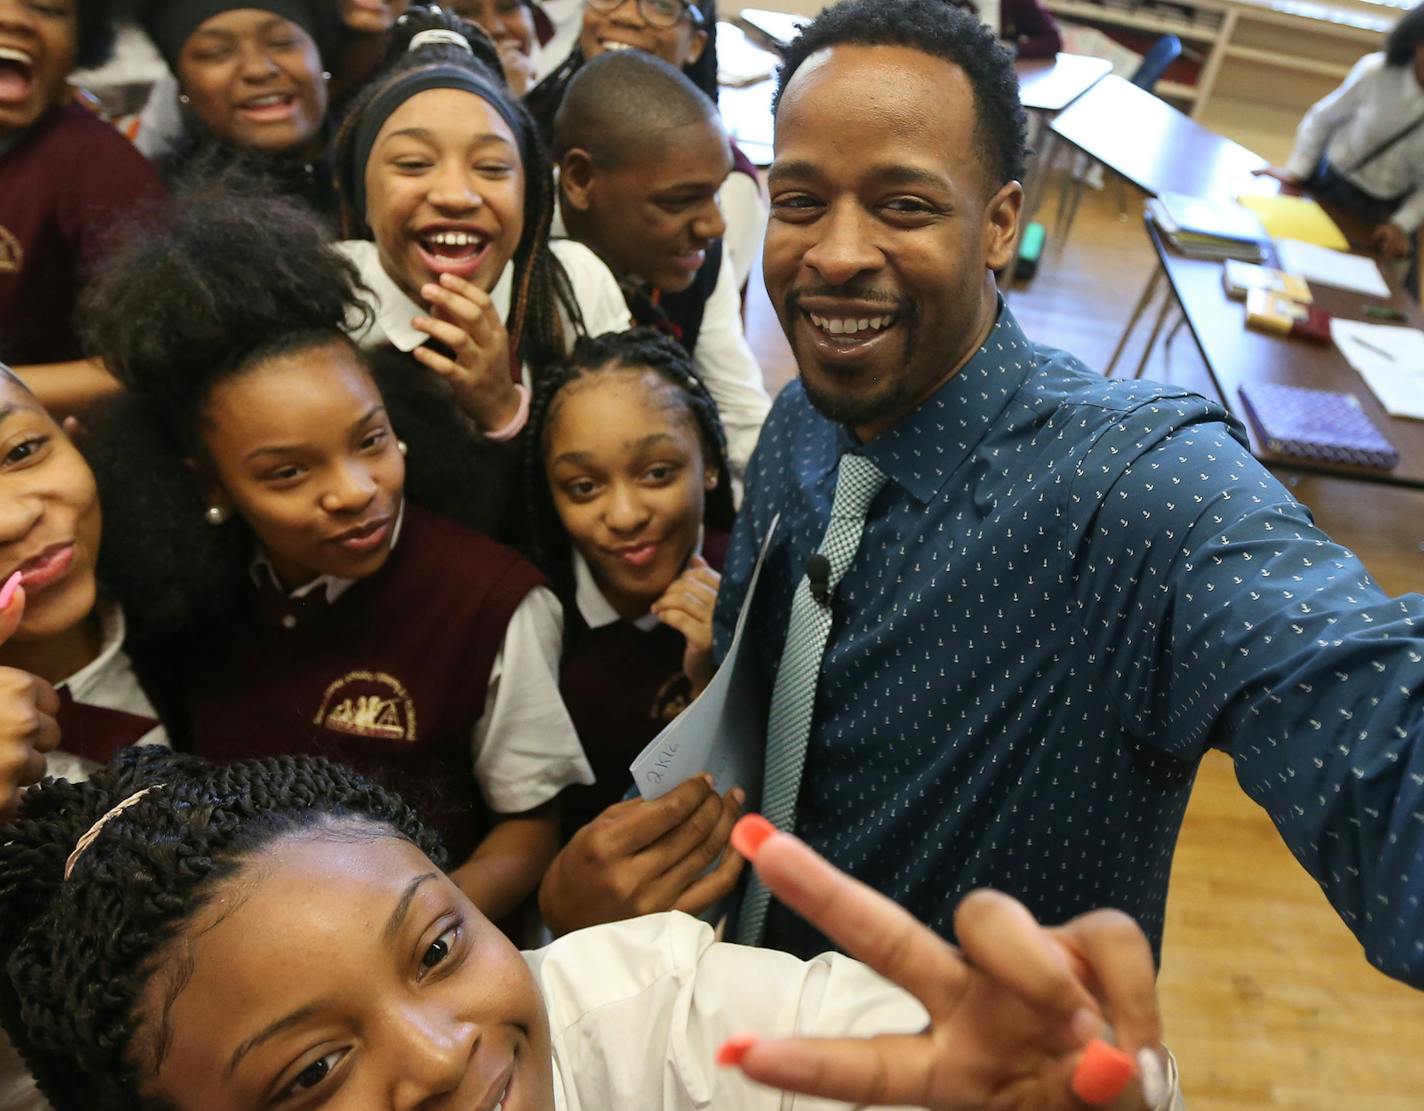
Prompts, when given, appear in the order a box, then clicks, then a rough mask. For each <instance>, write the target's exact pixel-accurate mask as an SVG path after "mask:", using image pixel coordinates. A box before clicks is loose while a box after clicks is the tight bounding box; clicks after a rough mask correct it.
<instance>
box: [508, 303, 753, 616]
mask: <svg viewBox="0 0 1424 1111" xmlns="http://www.w3.org/2000/svg"><path fill="white" fill-rule="evenodd" d="M628 370H635V371H641V370H649V371H652V372H653V373H654V374H656V375H657V376H658V377H659V378H661V379H662V380H663V381H664V382H667V383H669V384H670V385H672V386H675V387H676V388H677V390H678V392H679V394H680V395H681V399H682V402H683V404H684V406H685V407H686V409H687V413H688V416H689V418H690V419H691V420H692V421H693V423H694V424H695V425H696V427H697V432H698V438H699V439H700V440H701V443H702V455H703V461H704V463H705V464H706V465H707V466H708V467H715V468H716V470H717V485H716V486H714V487H713V488H712V489H711V490H710V491H708V493H707V499H706V507H705V509H704V511H703V521H704V522H705V523H706V524H708V525H711V526H712V527H713V528H718V529H723V530H730V529H731V527H732V518H733V515H734V513H735V510H734V508H733V505H732V482H731V471H730V470H729V468H728V466H727V434H726V432H725V431H723V428H722V418H721V417H720V416H719V415H718V413H717V403H716V402H715V401H713V400H712V395H711V394H710V393H708V392H707V387H706V386H705V385H703V384H702V381H701V379H699V378H698V377H697V376H696V374H694V373H693V370H692V360H691V358H690V357H689V356H688V354H687V352H686V351H685V350H684V349H683V348H682V346H681V345H680V344H678V343H677V341H675V340H673V339H672V338H670V337H669V336H665V335H663V334H662V333H661V332H657V331H655V330H653V329H652V328H634V329H631V330H630V331H627V332H607V333H605V334H604V335H601V336H594V337H587V338H584V339H581V340H579V341H578V343H576V344H575V345H574V349H573V351H572V352H570V353H569V356H568V358H567V359H566V360H564V362H562V363H560V364H559V365H558V366H557V367H555V368H554V369H553V370H552V371H551V372H550V373H549V374H548V375H546V376H545V377H544V379H542V380H541V381H539V382H536V383H535V385H534V394H533V397H532V399H531V400H530V404H529V426H528V434H527V435H526V436H525V437H524V443H523V451H524V461H523V467H522V476H523V484H524V496H523V498H522V499H521V504H522V505H523V506H524V510H525V514H526V516H525V521H524V525H523V528H522V536H523V538H524V542H525V548H526V551H527V552H528V555H529V557H530V559H531V560H533V562H534V563H535V565H536V566H538V568H539V569H540V570H541V571H543V572H544V575H545V576H546V577H547V578H548V580H549V584H550V585H551V586H552V587H553V589H554V593H555V594H556V595H557V596H558V598H559V601H560V602H561V603H563V607H564V629H565V634H566V635H565V640H566V641H567V640H568V639H569V634H570V633H571V632H576V631H578V628H577V627H578V626H579V624H580V622H581V618H580V617H579V613H578V606H576V605H575V604H574V571H573V545H572V543H571V542H570V540H569V534H568V533H567V532H566V531H565V530H564V526H563V522H562V521H560V520H559V514H558V510H556V509H555V508H554V498H553V495H552V494H551V493H550V491H549V479H548V476H547V474H546V472H545V470H544V455H545V452H546V451H547V449H548V434H549V425H550V424H551V422H552V421H553V419H554V417H555V416H556V415H557V414H558V411H559V404H560V400H561V397H562V394H563V390H564V388H565V387H566V386H568V385H569V384H570V383H571V382H575V381H579V380H582V379H586V378H592V377H594V376H596V375H599V374H605V373H610V372H615V371H628Z"/></svg>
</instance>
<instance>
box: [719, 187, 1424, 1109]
mask: <svg viewBox="0 0 1424 1111" xmlns="http://www.w3.org/2000/svg"><path fill="white" fill-rule="evenodd" d="M1126 192H1127V205H1128V213H1127V216H1126V217H1125V218H1122V219H1120V218H1119V215H1118V201H1117V193H1116V191H1115V190H1114V189H1112V188H1108V189H1105V190H1103V191H1101V192H1097V191H1094V190H1089V191H1088V192H1087V195H1086V196H1085V197H1084V198H1083V201H1082V203H1081V205H1080V207H1079V211H1078V216H1077V220H1076V222H1075V224H1074V226H1073V228H1072V232H1071V235H1070V237H1069V239H1068V242H1067V244H1066V247H1064V248H1063V249H1061V250H1060V249H1059V247H1058V245H1056V244H1054V243H1052V242H1050V243H1049V245H1048V247H1047V248H1046V251H1045V256H1044V259H1043V262H1042V265H1041V267H1040V270H1039V273H1038V275H1037V276H1036V277H1035V278H1034V279H1033V281H1032V282H1031V283H1029V284H1028V285H1027V286H1026V287H1020V288H1019V289H1016V290H1015V291H1014V292H1013V293H1012V294H1011V296H1010V300H1009V304H1010V305H1011V307H1012V308H1013V311H1014V313H1015V315H1016V316H1017V317H1018V320H1019V322H1020V323H1021V324H1022V325H1023V327H1024V330H1025V331H1026V332H1027V333H1028V335H1029V336H1030V337H1031V338H1033V339H1036V340H1039V341H1040V342H1044V343H1050V344H1053V345H1054V346H1057V347H1062V348H1064V349H1066V350H1069V351H1072V352H1073V353H1074V354H1076V355H1078V356H1079V357H1080V358H1082V359H1083V360H1084V361H1085V362H1086V363H1087V364H1088V365H1089V366H1099V367H1101V366H1103V365H1105V364H1106V362H1107V360H1108V357H1109V356H1110V355H1111V353H1112V349H1113V346H1114V344H1115V343H1116V342H1117V339H1118V336H1119V335H1120V334H1121V332H1122V329H1123V326H1124V325H1125V323H1126V320H1127V316H1128V313H1129V312H1130V311H1131V308H1132V306H1133V305H1134V304H1135V303H1136V302H1137V298H1138V296H1139V295H1140V293H1141V291H1142V288H1143V287H1144V285H1145V284H1146V282H1147V279H1148V276H1149V275H1150V273H1151V268H1152V263H1153V256H1152V252H1151V248H1150V247H1149V246H1148V245H1147V240H1146V235H1145V233H1144V231H1143V228H1142V221H1141V202H1142V199H1141V196H1140V195H1139V194H1137V193H1136V192H1135V191H1134V190H1132V189H1131V188H1128V189H1127V191H1126ZM1055 204H1056V190H1054V189H1052V188H1050V189H1049V190H1047V192H1046V199H1045V201H1044V205H1043V211H1042V212H1041V213H1040V218H1041V219H1043V220H1045V222H1047V223H1048V224H1049V226H1050V231H1051V226H1052V222H1053V218H1054V215H1055ZM1146 325H1147V321H1144V322H1143V324H1142V325H1140V326H1139V329H1138V333H1139V334H1138V335H1136V336H1135V337H1134V339H1133V342H1132V343H1131V344H1130V345H1129V347H1128V349H1127V351H1126V352H1125V353H1124V355H1123V358H1122V360H1121V363H1120V364H1119V366H1118V369H1117V373H1119V374H1129V375H1130V374H1131V373H1132V371H1133V370H1134V369H1135V368H1136V366H1137V360H1138V358H1139V357H1140V356H1141V352H1142V346H1143V343H1144V341H1145V339H1146V335H1147V332H1148V330H1149V329H1148V327H1147V326H1146ZM747 332H748V338H749V339H750V341H751V344H752V347H753V349H754V350H755V351H756V353H757V356H758V358H759V359H760V360H761V364H762V367H763V368H764V370H765V372H766V378H767V384H768V388H769V389H771V390H773V391H775V390H777V389H779V388H780V387H781V386H782V385H784V384H785V383H786V382H787V381H788V380H789V379H790V378H791V376H792V375H793V374H794V373H795V364H794V362H793V360H792V359H791V355H790V351H789V349H788V348H787V346H786V342H785V339H784V338H783V337H782V334H781V330H780V328H779V326H778V325H777V323H776V319H775V316H774V315H773V313H772V311H771V306H770V304H769V303H768V302H767V299H766V294H765V291H764V290H763V289H762V288H761V286H760V274H759V268H758V272H757V273H755V274H754V277H753V280H752V289H751V290H750V291H749V294H748V300H747ZM1146 377H1148V378H1154V379H1157V380H1159V381H1170V382H1174V383H1178V384H1184V385H1191V386H1192V387H1193V388H1195V389H1198V390H1200V391H1201V392H1204V393H1207V394H1208V396H1215V395H1214V393H1213V391H1212V387H1211V383H1210V379H1209V378H1208V377H1207V375H1206V369H1205V367H1204V366H1203V364H1202V362H1201V359H1200V356H1199V355H1198V354H1197V351H1196V348H1195V347H1194V345H1193V343H1192V339H1191V336H1190V334H1189V333H1188V332H1187V331H1186V330H1185V329H1183V330H1182V332H1181V333H1180V334H1179V335H1178V336H1177V337H1176V340H1175V341H1174V342H1173V343H1172V345H1171V346H1170V347H1168V348H1165V349H1159V350H1158V351H1157V352H1155V353H1154V355H1153V358H1152V359H1151V361H1150V362H1149V363H1148V366H1147V371H1146ZM1279 477H1281V478H1282V480H1283V481H1285V482H1287V483H1288V484H1289V485H1291V486H1292V488H1293V491H1294V493H1295V494H1296V496H1297V497H1299V498H1300V499H1301V500H1302V501H1303V502H1305V503H1306V504H1307V505H1309V506H1310V507H1311V509H1312V510H1313V511H1314V513H1315V515H1316V519H1317V521H1318V522H1319V523H1320V525H1321V526H1322V527H1323V528H1324V529H1325V530H1326V531H1327V532H1328V533H1330V534H1331V535H1332V536H1333V537H1334V538H1335V539H1337V540H1339V541H1340V542H1341V543H1344V544H1347V545H1349V546H1350V547H1351V548H1353V549H1354V551H1355V552H1356V553H1358V554H1359V556H1360V557H1361V559H1363V560H1364V563H1365V565H1366V566H1367V567H1368V568H1369V569H1370V571H1371V572H1372V573H1373V574H1374V576H1375V577H1376V579H1378V581H1379V582H1380V583H1381V584H1382V585H1383V586H1384V588H1385V589H1386V590H1389V591H1391V592H1393V593H1400V592H1404V591H1419V590H1424V492H1411V491H1401V490H1391V489H1389V488H1387V487H1383V486H1379V485H1376V484H1367V483H1354V482H1348V481H1344V480H1337V479H1328V478H1317V477H1311V476H1292V475H1288V474H1282V475H1280V476H1279ZM1160 988H1161V995H1162V1006H1163V1011H1164V1016H1165V1022H1166V1038H1167V1044H1168V1045H1169V1046H1170V1047H1171V1049H1172V1051H1173V1052H1174V1053H1175V1054H1176V1056H1177V1060H1178V1062H1179V1064H1180V1066H1181V1069H1182V1078H1183V1088H1184V1091H1185V1094H1186V1099H1187V1104H1188V1106H1189V1108H1190V1109H1191V1111H1256V1109H1264V1108H1282V1109H1286V1108H1288V1109H1291V1111H1320V1109H1324V1108H1332V1109H1334V1108H1341V1109H1349V1111H1420V1109H1421V1108H1424V993H1421V992H1416V991H1413V990H1411V989H1410V988H1407V987H1405V986H1404V985H1403V984H1400V983H1398V982H1396V981H1393V980H1390V979H1388V978H1387V977H1385V976H1383V975H1382V974H1380V973H1379V972H1377V971H1376V970H1375V969H1373V968H1372V967H1371V966H1370V965H1369V964H1367V963H1366V961H1365V959H1364V956H1363V955H1362V953H1361V951H1360V947H1359V944H1358V943H1357V942H1356V941H1355V939H1354V937H1353V936H1352V935H1351V934H1350V932H1349V931H1348V930H1347V929H1346V928H1345V926H1344V925H1343V923H1342V922H1341V921H1340V919H1339V918H1338V917H1337V916H1336V914H1335V912H1334V911H1333V910H1331V908H1330V906H1329V904H1328V903H1327V902H1326V901H1325V897H1324V896H1323V895H1322V894H1321V892H1320V890H1319V888H1318V887H1317V886H1316V885H1315V883H1314V881H1312V880H1311V879H1310V878H1309V877H1308V876H1307V875H1306V874H1305V872H1304V871H1303V870H1302V869H1301V868H1300V866H1299V865H1298V864H1297V863H1296V861H1295V859H1294V858H1293V857H1292V856H1291V855H1290V852H1289V851H1288V850H1287V849H1286V847H1285V845H1284V843H1283V842H1282V841H1281V840H1280V838H1279V837H1278V836H1277V834H1276V831H1275V828H1274V827H1273V826H1272V825H1271V823H1270V820H1269V819H1268V818H1267V817H1266V814H1265V812H1264V811H1262V810H1261V809H1260V808H1259V807H1258V806H1256V804H1255V803H1253V802H1252V801H1251V800H1250V799H1248V798H1247V797H1246V795H1245V793H1244V792H1243V791H1242V790H1241V789H1240V787H1239V786H1238V785H1237V783H1236V779H1235V776H1234V774H1233V772H1232V768H1231V762H1230V760H1229V759H1228V758H1227V757H1226V756H1224V755H1222V754H1221V753H1216V752H1213V753H1211V754H1210V755H1209V757H1208V758H1207V759H1206V761H1205V762H1204V763H1203V765H1202V769H1201V774H1200V776H1199V777H1198V780H1197V786H1196V790H1195V792H1194V793H1193V796H1192V801H1191V804H1190V806H1189V807H1188V810H1187V816H1186V822H1185V824H1184V826H1183V829H1182V835H1181V839H1180V841H1179V842H1178V847H1177V855H1176V861H1175V864H1174V868H1173V875H1172V887H1171V894H1170V896H1169V898H1168V903H1167V929H1166V941H1165V947H1164V952H1163V960H1162V974H1161V980H1160Z"/></svg>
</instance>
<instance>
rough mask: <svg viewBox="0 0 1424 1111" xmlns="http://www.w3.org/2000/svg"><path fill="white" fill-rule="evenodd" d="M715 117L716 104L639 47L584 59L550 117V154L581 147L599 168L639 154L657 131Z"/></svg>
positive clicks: (560, 155)
mask: <svg viewBox="0 0 1424 1111" xmlns="http://www.w3.org/2000/svg"><path fill="white" fill-rule="evenodd" d="M715 119H719V117H718V115H717V105H715V104H713V103H712V100H711V99H710V98H709V97H708V96H707V94H706V93H704V92H703V91H702V90H701V89H699V88H698V87H697V86H696V85H694V84H693V83H692V81H691V80H690V79H689V78H688V77H687V75H686V74H684V73H683V72H682V70H680V69H678V68H677V67H676V66H670V65H668V64H667V63H666V62H665V61H663V60H662V59H661V58H657V57H654V56H653V55H652V54H645V53H643V52H642V51H641V50H628V51H609V52H608V53H606V54H600V55H598V56H597V57H596V58H591V59H589V60H588V61H587V62H585V63H584V64H583V65H582V66H581V67H580V68H579V71H578V72H577V73H576V74H574V77H573V80H572V81H570V82H569V87H568V90H567V91H566V92H565V93H564V99H563V103H562V104H560V105H559V111H558V114H557V115H555V116H554V158H555V159H562V158H563V157H564V155H565V154H567V153H568V152H569V151H570V150H573V149H574V148H576V147H577V148H579V149H582V150H586V151H587V152H588V153H589V155H590V156H591V157H592V158H593V161H594V163H595V164H596V165H597V166H599V167H600V168H603V169H607V168H609V167H612V166H617V165H619V164H621V163H623V162H626V161H628V160H630V159H634V158H637V157H639V156H640V154H641V152H642V149H643V148H644V146H646V145H648V141H649V140H650V139H652V138H653V137H655V136H656V135H657V134H658V133H659V132H662V131H666V130H668V129H669V128H674V127H686V126H687V125H689V124H695V123H702V122H703V121H704V120H715Z"/></svg>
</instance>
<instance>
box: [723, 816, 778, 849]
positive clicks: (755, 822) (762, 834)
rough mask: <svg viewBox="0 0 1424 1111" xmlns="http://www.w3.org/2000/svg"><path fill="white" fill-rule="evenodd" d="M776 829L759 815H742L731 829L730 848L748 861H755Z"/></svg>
mask: <svg viewBox="0 0 1424 1111" xmlns="http://www.w3.org/2000/svg"><path fill="white" fill-rule="evenodd" d="M775 832H776V827H775V826H774V825H772V824H771V823H770V822H768V821H767V820H766V819H765V818H763V817H762V816H761V815H760V814H743V815H742V816H741V817H740V818H738V819H737V824H736V825H734V826H733V827H732V848H734V849H736V850H737V852H739V853H741V854H742V855H743V856H744V857H746V858H747V859H748V860H755V859H756V855H757V853H759V852H760V851H761V847H762V845H763V844H765V843H766V839H767V838H768V837H770V836H771V835H772V834H773V833H775Z"/></svg>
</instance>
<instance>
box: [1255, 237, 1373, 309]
mask: <svg viewBox="0 0 1424 1111" xmlns="http://www.w3.org/2000/svg"><path fill="white" fill-rule="evenodd" d="M1276 255H1277V256H1278V257H1279V258H1280V261H1281V269H1282V270H1284V271H1285V272H1286V273H1287V274H1299V275H1300V276H1301V277H1302V278H1304V279H1305V280H1306V281H1307V282H1319V283H1320V284H1321V285H1333V286H1334V287H1335V288H1336V289H1353V290H1354V291H1355V292H1356V293H1364V294H1367V295H1369V296H1370V297H1388V296H1389V286H1388V285H1387V284H1386V283H1385V280H1384V275H1383V274H1381V273H1380V268H1379V267H1378V266H1377V265H1375V260H1374V259H1372V258H1367V257H1366V256H1364V255H1350V254H1346V253H1345V252H1344V251H1332V250H1331V249H1330V248H1329V247H1320V246H1317V245H1316V244H1314V243H1302V242H1301V241H1300V240H1299V239H1277V240H1276Z"/></svg>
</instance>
